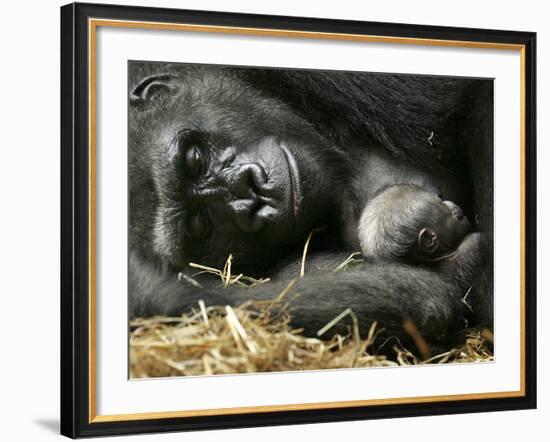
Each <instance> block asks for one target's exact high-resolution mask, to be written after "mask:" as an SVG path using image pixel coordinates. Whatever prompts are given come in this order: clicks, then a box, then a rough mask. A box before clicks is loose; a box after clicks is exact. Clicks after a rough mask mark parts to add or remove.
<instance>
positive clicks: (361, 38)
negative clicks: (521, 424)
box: [61, 4, 536, 438]
mask: <svg viewBox="0 0 550 442" xmlns="http://www.w3.org/2000/svg"><path fill="white" fill-rule="evenodd" d="M535 60H536V35H535V34H534V33H530V32H512V31H500V30H499V31H496V30H484V29H483V30H482V29H466V28H447V27H433V26H421V25H403V24H391V23H373V22H357V21H341V20H325V19H313V18H298V17H281V16H262V15H248V14H232V13H222V12H204V11H184V10H175V9H155V8H142V7H127V6H114V5H93V4H70V5H66V6H63V7H62V8H61V203H62V206H61V221H62V225H61V350H62V353H61V433H62V434H64V435H66V436H69V437H72V438H75V437H84V436H104V435H114V434H126V433H128V434H129V433H142V432H162V431H176V430H177V431H179V430H196V429H205V428H212V429H215V428H237V427H245V426H258V425H281V424H295V423H312V422H326V421H342V420H354V419H373V418H387V417H400V416H423V415H433V414H446V413H470V412H481V411H495V410H512V409H527V408H535V407H536V354H535V348H536V345H535V343H536V322H535V321H536V315H535V304H536V302H535V296H536V278H535V272H536V206H535V205H536V175H535V172H536V167H535V166H536V151H535V134H536V131H535V121H536V118H535Z"/></svg>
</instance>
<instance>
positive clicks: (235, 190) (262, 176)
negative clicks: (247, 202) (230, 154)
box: [227, 163, 267, 199]
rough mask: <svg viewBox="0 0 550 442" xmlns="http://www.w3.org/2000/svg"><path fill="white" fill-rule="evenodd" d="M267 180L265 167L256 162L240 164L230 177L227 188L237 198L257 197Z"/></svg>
mask: <svg viewBox="0 0 550 442" xmlns="http://www.w3.org/2000/svg"><path fill="white" fill-rule="evenodd" d="M266 182H267V175H266V173H265V170H264V169H263V167H261V166H260V165H259V164H256V163H247V164H241V165H239V166H238V167H237V168H236V169H235V170H234V171H233V172H232V173H231V174H230V176H229V177H228V179H227V188H228V190H229V191H230V192H231V193H232V194H233V195H235V196H236V197H237V198H245V199H247V198H256V197H258V196H260V195H261V194H262V189H263V187H264V186H265V184H266Z"/></svg>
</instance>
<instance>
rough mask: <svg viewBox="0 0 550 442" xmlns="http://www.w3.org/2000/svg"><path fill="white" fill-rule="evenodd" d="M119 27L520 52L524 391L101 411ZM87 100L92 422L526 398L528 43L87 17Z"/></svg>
mask: <svg viewBox="0 0 550 442" xmlns="http://www.w3.org/2000/svg"><path fill="white" fill-rule="evenodd" d="M100 26H103V27H115V28H139V29H149V30H169V31H186V32H208V33H218V34H236V35H255V36H267V37H291V38H308V39H324V40H339V41H357V42H369V43H389V44H396V43H399V44H412V45H421V46H447V47H461V48H476V49H497V50H511V51H519V53H520V70H521V72H520V89H521V91H520V106H521V110H520V119H521V122H520V168H521V172H520V174H521V175H520V179H521V183H520V194H521V196H520V198H521V201H520V208H521V229H520V236H521V238H520V280H521V281H520V283H521V287H520V359H521V361H520V389H519V390H518V391H504V392H487V393H466V394H454V395H438V396H417V397H402V398H387V399H368V400H354V401H335V402H316V403H301V404H284V405H263V406H257V407H234V408H215V409H202V410H179V411H158V412H148V413H129V414H111V415H98V414H96V372H95V369H96V327H95V326H96V312H95V309H96V299H95V295H96V283H95V275H96V233H95V232H96V224H95V222H96V193H95V189H96V31H97V28H98V27H100ZM88 36H89V41H88V49H89V51H88V71H89V72H88V75H89V77H88V86H89V87H88V94H89V96H88V98H89V121H88V124H89V126H88V127H89V146H88V147H89V170H88V173H89V190H88V192H89V195H88V196H89V207H88V209H89V231H88V240H89V256H88V259H89V275H88V276H89V286H88V290H89V306H88V307H89V318H88V319H89V324H90V326H89V341H88V344H89V367H88V374H89V383H88V389H89V390H88V393H89V402H88V405H89V413H88V422H89V423H99V422H116V421H134V420H145V419H169V418H178V417H198V416H219V415H239V414H246V413H258V412H266V413H267V412H277V411H298V410H322V409H327V408H347V407H365V406H375V405H390V404H391V405H395V404H420V403H426V402H442V401H461V400H472V399H474V400H480V399H497V398H513V397H522V396H525V391H526V390H525V330H526V327H525V192H526V188H525V147H526V145H525V127H526V122H525V105H526V101H525V100H526V98H525V96H526V90H525V88H526V82H525V66H526V64H525V57H526V54H525V49H526V48H525V45H521V44H505V43H492V42H474V41H458V40H439V39H424V38H409V37H407V38H405V37H389V36H376V35H359V34H345V33H342V34H340V33H328V32H327V33H324V32H309V31H289V30H282V29H262V28H244V27H232V26H210V25H190V24H180V23H157V22H141V21H131V20H110V19H95V18H89V19H88Z"/></svg>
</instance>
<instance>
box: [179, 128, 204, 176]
mask: <svg viewBox="0 0 550 442" xmlns="http://www.w3.org/2000/svg"><path fill="white" fill-rule="evenodd" d="M178 145H179V152H180V158H181V165H182V168H183V170H184V172H185V174H186V175H187V176H188V177H189V178H191V179H196V178H198V177H199V176H200V175H201V174H203V173H204V172H205V171H206V156H205V155H204V140H203V139H202V136H201V134H200V133H199V132H196V131H192V130H185V131H183V132H181V134H180V138H179V141H178Z"/></svg>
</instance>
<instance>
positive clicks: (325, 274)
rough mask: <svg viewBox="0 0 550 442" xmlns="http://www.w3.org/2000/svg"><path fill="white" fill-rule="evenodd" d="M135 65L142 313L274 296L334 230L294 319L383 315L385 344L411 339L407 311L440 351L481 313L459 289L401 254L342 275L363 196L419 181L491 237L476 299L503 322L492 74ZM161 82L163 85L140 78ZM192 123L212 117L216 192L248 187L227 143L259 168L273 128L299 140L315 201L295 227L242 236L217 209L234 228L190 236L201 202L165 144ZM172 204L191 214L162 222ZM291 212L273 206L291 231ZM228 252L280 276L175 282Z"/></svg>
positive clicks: (311, 263)
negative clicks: (170, 128)
mask: <svg viewBox="0 0 550 442" xmlns="http://www.w3.org/2000/svg"><path fill="white" fill-rule="evenodd" d="M129 72H130V79H129V83H130V91H132V90H133V91H135V92H134V94H133V96H132V104H131V105H130V121H129V124H130V131H129V132H130V133H129V140H130V141H129V143H130V145H129V155H130V263H129V287H130V294H129V296H130V315H131V316H132V317H134V316H148V315H153V314H170V315H173V314H179V313H181V312H183V311H185V310H188V309H189V308H191V307H194V306H196V303H197V301H198V300H199V299H203V300H204V301H205V302H206V303H207V304H210V305H215V304H221V305H224V304H233V305H237V304H240V303H242V302H244V301H246V300H248V299H250V298H254V299H266V298H272V297H273V296H274V295H276V294H277V293H278V292H279V290H281V289H282V288H284V287H285V286H286V284H287V283H288V280H289V279H290V278H292V277H295V276H296V273H297V272H298V269H299V261H298V257H299V254H300V252H301V250H302V247H303V244H304V241H305V239H306V236H307V233H308V232H309V230H310V229H311V228H315V227H321V226H324V228H325V230H324V232H323V233H319V234H317V235H315V236H314V239H313V241H312V243H311V248H310V252H309V254H308V259H307V271H306V275H305V277H304V278H298V282H297V284H296V286H295V287H294V288H293V290H292V292H291V293H290V297H291V298H292V302H291V304H290V308H291V309H292V317H293V324H294V325H295V326H297V327H301V328H304V332H305V333H307V334H313V333H315V332H316V331H317V330H318V329H319V328H321V327H322V326H323V325H325V324H326V323H327V322H329V321H330V320H331V319H333V318H334V317H335V316H336V315H337V314H339V313H340V312H341V311H343V310H344V309H345V308H348V307H349V308H351V309H352V310H353V312H354V313H355V315H356V316H357V317H358V319H359V321H360V329H361V331H362V332H363V333H366V332H367V331H368V329H369V326H370V323H371V322H372V321H374V320H376V321H377V322H378V323H379V324H380V326H381V327H383V329H384V332H383V333H382V334H381V335H380V338H381V339H385V338H387V337H395V338H397V339H400V340H401V341H402V342H403V343H405V344H408V345H410V346H412V345H413V343H412V341H411V340H410V339H409V337H408V335H407V334H406V333H405V332H404V330H403V321H404V320H406V319H410V320H412V321H413V322H414V323H415V324H416V326H417V327H418V329H419V331H420V333H421V334H422V335H423V336H424V338H425V339H426V340H427V341H428V343H429V344H430V346H431V349H432V351H437V350H438V349H441V348H443V346H445V345H447V344H449V343H451V342H453V341H454V340H455V339H456V338H457V336H460V334H461V332H462V330H463V329H464V324H465V319H466V318H467V317H468V316H469V315H470V312H469V309H467V308H466V307H465V305H464V303H463V302H462V298H463V297H464V294H465V293H464V290H463V288H462V287H460V286H459V285H458V284H454V283H452V282H451V281H449V280H448V279H445V278H443V277H441V275H438V274H437V273H436V272H433V271H430V270H426V269H420V268H413V267H409V266H407V265H403V264H397V263H393V264H384V265H381V264H360V265H356V266H352V268H351V269H350V270H348V271H342V272H336V273H335V272H332V270H331V269H334V268H335V267H336V266H337V265H338V264H339V263H340V262H342V261H343V260H344V259H345V258H346V257H347V256H348V255H349V253H350V252H354V251H357V250H358V247H357V245H358V243H357V239H356V238H354V234H353V232H354V231H355V230H354V229H355V226H356V223H357V219H358V217H359V215H360V213H361V209H362V207H364V205H365V203H366V202H368V200H369V199H370V198H372V197H373V196H374V195H376V194H377V193H378V192H380V191H382V190H383V188H384V187H385V186H388V185H394V184H416V185H422V186H427V187H428V188H436V189H438V190H441V191H442V192H443V193H444V194H445V197H448V198H449V199H452V200H454V201H457V203H459V204H460V206H461V207H463V208H464V209H465V212H466V213H467V215H468V216H469V217H470V219H472V220H479V223H480V224H479V225H478V226H477V227H478V228H479V230H481V231H482V232H484V236H485V238H486V239H485V240H484V241H485V242H484V244H483V246H482V249H483V254H482V255H481V256H476V257H475V258H476V260H475V261H476V263H475V264H476V265H477V264H478V263H480V264H479V265H480V267H479V269H478V271H477V272H476V275H475V276H474V277H473V279H475V284H474V289H473V292H475V294H472V295H471V297H470V298H469V299H470V300H472V299H473V300H476V304H474V305H473V308H474V312H475V313H476V315H477V317H476V318H475V320H476V321H477V322H478V323H483V324H484V325H489V326H490V325H491V321H492V309H491V306H492V267H491V266H492V262H491V257H492V174H490V173H489V174H488V173H487V171H492V82H491V81H489V80H486V81H482V80H469V79H453V78H435V77H428V76H405V75H388V74H363V73H343V72H317V71H294V70H274V69H273V70H272V69H241V68H220V67H208V66H185V65H169V64H163V63H142V62H131V63H130V64H129ZM167 74H170V75H167ZM151 75H153V76H155V75H161V76H162V78H160V80H158V81H156V80H155V79H154V78H153V79H151V78H148V79H147V80H145V82H146V84H143V83H142V80H143V79H144V78H145V77H149V76H151ZM140 83H141V85H140ZM151 85H154V86H155V87H154V88H152V87H151ZM163 85H165V87H164V86H163ZM130 95H131V94H130ZM180 120H185V121H187V122H186V123H185V124H187V125H188V126H189V125H190V124H194V125H198V126H200V131H202V132H205V133H207V134H208V140H209V142H211V144H212V145H213V146H214V147H212V149H213V152H215V154H213V155H214V156H215V158H214V159H213V160H212V162H211V163H210V166H209V167H210V168H217V169H216V170H219V172H217V173H218V175H217V176H213V177H210V178H208V179H209V180H210V181H209V184H208V185H209V186H211V188H212V189H214V188H216V189H218V187H219V185H218V184H215V183H214V181H212V180H216V178H220V177H225V178H224V179H225V182H233V181H235V180H236V178H235V176H234V175H231V174H234V173H236V172H233V170H234V169H235V168H236V167H237V166H239V164H240V163H239V164H237V165H235V163H232V164H230V166H226V165H225V163H224V164H223V165H222V163H223V161H221V159H220V158H221V157H222V156H223V155H224V154H225V153H227V152H228V151H229V150H230V149H236V155H237V156H238V155H248V156H247V157H246V158H245V159H246V160H247V161H251V162H252V161H256V160H255V159H254V157H251V158H252V160H249V157H250V155H252V156H253V155H257V156H258V158H260V157H262V158H263V156H265V155H267V156H269V155H270V154H269V153H268V152H269V151H268V150H265V152H264V151H261V149H262V146H263V145H265V139H266V138H265V137H266V136H276V137H279V136H280V137H283V141H284V142H288V144H289V145H291V147H292V150H293V153H294V154H295V155H297V157H298V158H297V162H298V165H299V166H300V169H301V170H300V172H301V176H302V179H303V180H305V181H306V183H305V184H304V187H305V188H304V195H305V196H304V200H307V201H305V202H303V204H305V208H304V210H303V211H304V213H306V215H304V216H302V218H300V219H299V220H298V221H297V223H298V224H299V225H298V226H294V228H293V230H292V234H290V235H288V237H287V236H284V235H283V234H282V233H281V232H282V230H277V229H276V228H275V227H274V228H273V231H272V232H271V234H270V235H266V234H262V232H254V233H253V234H246V235H245V234H243V233H242V232H238V231H230V229H229V228H225V227H224V226H225V224H227V225H230V224H231V223H230V222H229V221H227V222H226V220H229V219H230V216H233V215H230V214H227V213H225V212H223V211H221V212H219V213H218V212H216V215H217V216H216V217H215V218H216V219H217V220H219V221H221V224H223V225H222V230H223V229H225V230H223V232H222V233H220V232H218V231H216V232H215V233H214V234H213V236H210V237H209V238H207V239H206V240H204V241H202V242H200V243H197V242H194V243H192V242H189V241H184V239H183V237H184V236H185V232H184V229H183V227H180V226H183V224H182V223H183V221H181V220H182V219H183V218H184V217H185V216H187V215H184V214H183V212H186V211H187V209H188V207H184V206H185V205H180V204H179V202H178V201H180V198H184V199H185V201H186V203H187V205H189V201H190V200H189V198H190V197H189V196H188V190H189V189H190V188H192V187H193V188H194V184H182V183H184V182H186V181H185V179H183V178H181V177H179V175H178V171H177V168H175V166H174V164H175V163H174V164H172V163H171V162H170V161H168V160H167V159H166V158H165V156H166V142H164V141H163V142H162V143H161V141H159V140H160V138H159V137H161V135H162V134H164V133H165V132H163V129H162V128H163V127H165V126H166V125H167V124H168V123H170V124H172V123H174V124H176V123H178V122H180ZM163 125H164V126H163ZM166 127H167V126H166ZM186 127H187V126H186ZM162 136H163V135H162ZM277 139H279V138H277ZM163 143H164V144H163ZM262 143H263V144H262ZM277 143H279V141H277ZM283 145H284V144H283ZM265 149H267V148H265ZM272 150H273V149H272ZM260 151H261V152H262V153H261V154H260V153H258V152H260ZM255 152H256V153H255ZM266 152H267V153H266ZM275 160H277V158H276V159H275ZM275 160H273V161H274V164H275V163H276V161H275ZM243 161H244V160H243ZM257 161H261V159H258V160H257ZM212 164H214V165H212ZM302 168H303V169H302ZM230 169H231V171H229V170H230ZM239 173H240V172H239ZM285 173H286V172H285ZM205 180H206V178H205ZM182 186H183V187H184V189H183V190H182V189H181V187H182ZM216 186H218V187H216ZM225 186H229V185H228V184H224V185H223V186H222V187H223V189H222V190H223V191H224V192H226V191H227V189H229V187H228V188H227V189H226V188H225ZM308 186H310V187H308ZM181 192H184V193H185V197H184V196H182V195H183V193H181ZM231 192H233V190H231ZM231 192H229V193H231ZM233 193H234V192H233ZM168 209H170V210H173V211H176V212H177V213H178V216H181V218H174V221H169V220H167V217H166V215H163V216H160V215H159V213H160V212H163V213H164V212H166V211H167V210H168ZM220 210H222V209H220ZM285 210H286V209H278V211H277V213H276V215H277V216H279V217H280V219H281V223H279V224H281V225H284V222H283V221H285V220H287V218H288V217H289V216H290V215H289V214H287V213H286V212H285ZM180 212H181V213H180ZM224 216H227V217H228V218H224ZM285 222H286V221H285ZM216 227H219V226H216ZM228 229H229V230H228ZM281 229H282V227H281ZM283 230H284V229H283ZM159 231H160V232H161V233H159ZM230 233H231V234H230ZM279 234H280V235H281V237H280V238H279V237H278V235H279ZM485 234H486V235H485ZM274 238H276V239H277V240H276V241H275V240H274ZM229 253H232V254H233V255H234V256H235V260H234V266H235V267H236V268H237V270H238V271H239V272H243V273H248V274H253V275H257V276H270V277H272V278H273V279H274V282H273V283H269V284H265V285H262V286H259V287H257V288H255V289H254V290H252V291H249V290H243V289H238V288H228V289H223V288H221V287H219V284H218V282H217V281H211V280H208V279H206V280H204V279H201V280H200V284H201V285H202V287H197V286H195V285H194V284H190V283H189V282H187V281H185V280H183V281H179V280H178V279H177V277H176V275H177V273H178V272H180V271H184V272H185V271H188V268H187V267H186V263H187V262H189V261H190V260H193V261H195V262H199V263H201V264H204V265H216V266H220V264H223V261H222V260H223V259H225V258H226V257H227V255H228V254H229ZM468 264H469V263H467V264H466V265H465V268H468V269H470V268H471V267H472V266H471V265H468ZM190 273H192V272H190ZM298 295H299V296H298ZM477 304H479V305H481V306H482V307H480V309H479V310H477ZM470 319H471V318H470ZM470 323H471V322H470ZM336 330H338V328H336Z"/></svg>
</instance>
